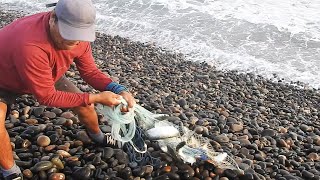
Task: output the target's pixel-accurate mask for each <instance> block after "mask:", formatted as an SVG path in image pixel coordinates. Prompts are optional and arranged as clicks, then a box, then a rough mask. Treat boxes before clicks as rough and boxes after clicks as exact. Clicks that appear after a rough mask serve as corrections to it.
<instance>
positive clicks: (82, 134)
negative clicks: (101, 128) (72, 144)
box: [76, 131, 92, 144]
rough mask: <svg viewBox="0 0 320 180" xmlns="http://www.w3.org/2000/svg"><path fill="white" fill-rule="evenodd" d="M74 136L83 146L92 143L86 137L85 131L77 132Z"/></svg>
mask: <svg viewBox="0 0 320 180" xmlns="http://www.w3.org/2000/svg"><path fill="white" fill-rule="evenodd" d="M76 136H77V139H78V140H80V141H82V142H83V144H91V143H92V140H91V138H90V137H89V136H88V134H87V132H86V131H79V132H77V134H76Z"/></svg>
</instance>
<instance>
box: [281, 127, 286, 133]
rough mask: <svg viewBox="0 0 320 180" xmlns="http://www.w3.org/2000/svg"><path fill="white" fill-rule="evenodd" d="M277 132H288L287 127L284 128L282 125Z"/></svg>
mask: <svg viewBox="0 0 320 180" xmlns="http://www.w3.org/2000/svg"><path fill="white" fill-rule="evenodd" d="M279 132H280V133H287V132H288V129H287V128H284V127H279Z"/></svg>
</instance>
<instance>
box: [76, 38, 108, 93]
mask: <svg viewBox="0 0 320 180" xmlns="http://www.w3.org/2000/svg"><path fill="white" fill-rule="evenodd" d="M87 44H88V45H87V47H86V49H85V52H84V53H83V54H82V55H81V56H80V57H79V58H77V59H76V60H75V61H74V62H75V63H76V65H77V69H78V70H79V72H80V76H81V77H82V78H83V80H84V81H86V82H87V83H88V84H90V85H91V86H92V87H93V88H94V89H96V90H99V91H105V90H106V87H107V86H108V85H109V84H110V83H111V82H112V79H111V78H109V77H108V76H107V75H106V74H104V73H103V72H101V71H100V70H99V69H98V68H97V66H96V64H95V62H94V58H93V56H92V50H91V46H90V43H87Z"/></svg>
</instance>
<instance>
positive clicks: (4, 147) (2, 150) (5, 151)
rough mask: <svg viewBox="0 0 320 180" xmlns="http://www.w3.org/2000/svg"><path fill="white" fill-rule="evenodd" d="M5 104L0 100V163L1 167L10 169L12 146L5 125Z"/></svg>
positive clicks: (11, 164)
mask: <svg viewBox="0 0 320 180" xmlns="http://www.w3.org/2000/svg"><path fill="white" fill-rule="evenodd" d="M6 113H7V105H6V104H5V103H3V102H0V139H1V146H0V165H1V167H2V168H3V169H10V168H11V167H12V166H13V165H14V162H13V156H12V148H11V144H10V138H9V135H8V132H7V130H6V127H5V119H6Z"/></svg>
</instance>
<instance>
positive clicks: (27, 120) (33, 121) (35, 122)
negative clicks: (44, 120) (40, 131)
mask: <svg viewBox="0 0 320 180" xmlns="http://www.w3.org/2000/svg"><path fill="white" fill-rule="evenodd" d="M25 123H27V124H29V125H35V124H38V120H36V119H26V120H25Z"/></svg>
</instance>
